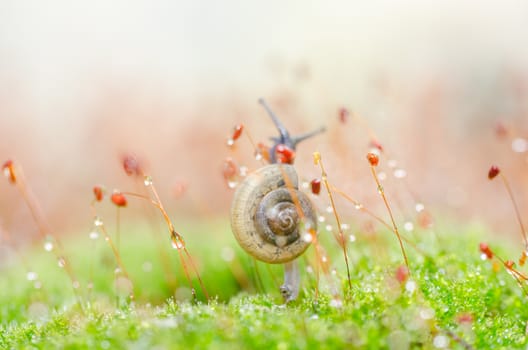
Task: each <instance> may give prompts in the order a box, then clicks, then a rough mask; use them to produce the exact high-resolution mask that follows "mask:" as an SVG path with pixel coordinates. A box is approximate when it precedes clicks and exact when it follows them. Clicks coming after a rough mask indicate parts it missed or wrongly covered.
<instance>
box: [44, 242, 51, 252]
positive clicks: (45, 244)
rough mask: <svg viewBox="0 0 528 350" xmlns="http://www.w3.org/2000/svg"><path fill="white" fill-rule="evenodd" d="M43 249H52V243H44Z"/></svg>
mask: <svg viewBox="0 0 528 350" xmlns="http://www.w3.org/2000/svg"><path fill="white" fill-rule="evenodd" d="M44 250H45V251H47V252H51V251H52V250H53V243H51V242H46V243H44Z"/></svg>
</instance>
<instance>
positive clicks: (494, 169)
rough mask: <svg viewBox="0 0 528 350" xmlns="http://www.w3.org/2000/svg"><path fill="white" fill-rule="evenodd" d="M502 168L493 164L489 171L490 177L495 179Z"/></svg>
mask: <svg viewBox="0 0 528 350" xmlns="http://www.w3.org/2000/svg"><path fill="white" fill-rule="evenodd" d="M499 173H500V169H499V167H498V166H496V165H492V166H491V167H490V169H489V171H488V179H490V180H493V179H494V178H495V177H496V176H497V175H499Z"/></svg>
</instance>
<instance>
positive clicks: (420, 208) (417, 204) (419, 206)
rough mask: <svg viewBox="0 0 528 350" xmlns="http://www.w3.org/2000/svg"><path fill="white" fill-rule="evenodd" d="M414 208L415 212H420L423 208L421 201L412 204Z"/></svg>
mask: <svg viewBox="0 0 528 350" xmlns="http://www.w3.org/2000/svg"><path fill="white" fill-rule="evenodd" d="M414 209H415V210H416V212H417V213H420V212H422V211H423V210H424V209H425V206H424V205H423V204H422V203H416V205H415V206H414Z"/></svg>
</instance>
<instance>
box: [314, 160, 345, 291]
mask: <svg viewBox="0 0 528 350" xmlns="http://www.w3.org/2000/svg"><path fill="white" fill-rule="evenodd" d="M317 163H318V164H319V167H320V168H321V178H322V180H323V183H324V185H325V188H326V192H327V193H328V198H330V204H331V205H332V210H333V212H334V217H335V220H336V223H337V230H338V232H339V239H340V241H341V242H340V246H341V248H342V249H343V256H344V258H345V265H346V269H347V281H348V288H349V290H352V280H351V278H350V267H349V263H348V253H347V249H346V240H345V236H344V234H343V228H342V227H341V220H340V218H339V215H338V213H337V209H336V206H335V202H334V196H333V195H332V191H331V189H330V184H329V182H328V176H327V174H326V171H325V168H324V165H323V161H322V159H320V158H319V159H318V161H317Z"/></svg>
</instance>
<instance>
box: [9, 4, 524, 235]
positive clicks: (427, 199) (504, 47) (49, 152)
mask: <svg viewBox="0 0 528 350" xmlns="http://www.w3.org/2000/svg"><path fill="white" fill-rule="evenodd" d="M526 33H528V4H527V3H526V2H523V1H513V0H507V1H501V2H474V1H454V0H448V1H442V2H433V1H418V0H405V1H398V2H394V1H388V0H387V1H384V0H379V1H333V2H331V3H328V2H326V1H311V2H305V1H302V2H301V1H275V0H272V1H266V2H260V3H251V2H246V1H233V0H231V1H222V2H219V1H195V2H182V1H130V0H127V1H111V2H109V1H102V0H94V1H90V2H72V1H66V0H55V1H46V2H42V1H18V0H17V1H14V0H13V1H10V0H1V1H0V160H1V161H2V162H3V161H4V160H7V159H13V160H15V161H16V162H17V164H19V165H21V166H22V167H23V169H24V174H25V177H26V179H27V181H28V184H29V185H30V186H31V187H32V188H33V191H34V192H35V195H36V196H37V197H38V198H39V200H40V202H41V205H42V208H43V211H44V212H45V214H46V215H47V217H48V218H49V220H50V224H51V226H52V227H54V228H55V229H56V230H57V233H60V234H70V233H75V232H88V231H89V229H90V225H91V222H92V213H91V211H90V209H89V204H90V202H91V200H92V197H93V195H92V187H93V186H94V185H96V184H103V185H105V186H106V188H107V189H108V191H109V192H111V191H112V189H114V188H118V189H121V190H135V189H137V185H138V184H137V182H134V180H133V179H130V178H128V177H127V176H126V175H125V173H124V172H123V170H122V166H121V159H122V157H123V156H124V155H126V154H134V155H135V156H136V157H137V158H138V160H140V161H141V164H142V166H143V167H144V168H145V169H147V172H148V173H149V174H151V175H152V176H153V178H154V182H155V184H156V185H157V187H158V190H159V192H160V194H161V197H162V200H163V201H164V203H165V205H166V206H167V207H168V209H169V211H170V213H171V215H172V216H173V219H174V220H175V222H178V220H181V219H184V218H185V219H188V218H200V220H204V218H211V219H213V218H217V217H225V218H226V217H227V215H228V209H229V205H230V200H231V197H232V190H231V189H229V188H228V186H226V182H225V179H224V178H223V176H222V167H223V163H224V160H225V159H226V157H231V158H232V159H233V160H234V161H235V162H236V163H237V164H238V165H240V166H247V167H248V169H249V170H252V169H255V168H257V167H258V166H260V163H259V162H257V161H255V159H254V149H253V147H252V145H251V143H250V142H248V139H247V138H246V137H245V136H246V135H244V137H242V138H241V139H240V140H239V141H238V142H237V143H236V145H235V147H232V148H229V147H227V146H226V139H227V138H228V137H229V136H230V135H231V133H232V129H233V127H234V125H236V124H238V123H243V124H244V125H245V133H247V132H249V133H250V135H251V136H252V137H253V138H254V139H255V141H261V142H269V141H268V138H269V137H270V136H273V135H275V133H276V130H275V129H274V126H273V125H272V123H271V122H270V120H269V117H268V116H267V115H266V113H265V112H264V110H263V109H262V108H261V107H260V106H259V105H258V103H257V99H258V98H259V97H264V98H266V99H267V100H268V102H269V103H270V105H271V106H272V108H273V109H274V110H275V112H276V113H277V114H278V115H279V116H280V118H281V119H282V120H283V122H284V124H286V126H287V127H288V128H289V129H290V130H291V132H292V133H293V134H297V133H302V132H306V131H310V130H312V129H315V128H317V127H319V126H321V125H324V126H326V127H327V132H326V133H325V134H324V135H321V136H318V137H316V138H313V139H310V140H309V141H305V142H304V143H302V144H301V145H300V146H299V148H298V150H297V151H298V152H297V161H296V164H297V167H298V169H299V173H300V174H301V177H302V178H303V179H304V180H306V181H310V180H311V179H312V178H314V177H317V176H319V175H320V171H319V169H318V168H316V167H314V165H313V162H312V160H311V157H312V153H313V152H314V151H316V150H318V151H320V152H321V153H322V156H323V160H324V161H325V164H326V166H327V171H328V173H329V178H330V180H331V181H332V183H333V184H334V185H336V186H337V187H339V188H341V189H343V190H344V191H345V192H346V193H348V194H349V195H351V196H352V197H354V198H356V199H357V200H359V201H361V202H363V203H365V205H369V207H370V208H372V209H373V210H375V211H376V210H377V209H378V206H379V205H380V204H381V203H380V199H379V198H378V195H377V192H376V188H375V184H374V182H373V179H372V177H371V175H370V171H369V168H368V164H367V162H366V160H365V154H366V153H367V152H368V151H369V150H370V148H371V146H372V145H373V141H375V142H379V143H380V144H381V145H382V146H383V149H384V157H383V158H382V163H381V165H380V171H381V172H382V173H384V174H386V177H387V179H386V180H385V181H386V182H387V184H386V185H385V189H386V191H387V194H388V196H389V199H390V198H391V196H392V200H393V201H394V202H395V203H396V204H397V208H398V209H399V210H397V213H398V214H397V215H399V217H398V218H399V219H400V220H404V218H403V217H404V216H405V215H408V214H405V213H406V211H408V210H410V209H408V208H413V207H414V206H415V204H416V203H418V202H423V203H424V204H425V205H426V207H427V208H431V212H432V213H434V216H435V217H440V218H443V217H449V218H457V219H461V220H464V221H465V222H478V223H484V224H486V225H490V227H491V228H492V229H493V230H495V231H496V232H497V233H498V234H501V235H511V236H512V237H516V238H517V237H518V233H517V230H518V229H517V226H516V225H517V224H516V222H515V216H514V212H513V210H512V206H511V203H510V202H509V200H508V198H507V195H506V192H505V189H504V188H503V187H502V186H501V184H500V182H499V181H494V182H492V183H490V182H489V181H488V179H487V171H488V169H489V166H490V165H491V164H497V165H498V166H500V167H501V169H502V171H503V173H505V174H506V175H507V176H508V178H509V179H510V181H511V185H512V187H513V188H514V190H515V196H516V199H517V200H518V201H519V205H520V208H521V212H522V214H526V211H527V209H528V202H527V201H526V194H527V193H528V192H527V191H528V183H527V181H526V172H527V170H528V169H527V162H526V160H527V158H526V151H527V150H528V142H527V141H526V140H525V138H524V137H525V136H528V134H527V130H526V118H527V117H528V45H527V44H528V42H527V37H526ZM341 108H346V109H347V110H348V111H349V116H348V118H340V113H339V111H340V109H341ZM345 119H346V120H345ZM390 160H393V162H389V161H390ZM394 161H395V162H394ZM389 165H390V166H389ZM396 170H400V171H399V172H397V173H395V171H396ZM402 171H403V172H402ZM394 175H396V176H394ZM317 201H318V206H319V207H320V208H325V207H326V206H327V205H328V200H327V198H326V196H325V195H320V197H318V199H317ZM134 205H135V204H131V206H132V208H130V210H131V211H130V212H128V213H127V214H123V215H124V216H125V217H126V219H127V220H133V219H134V218H136V217H135V216H134V215H135V214H134V210H136V209H137V212H139V211H140V210H141V208H140V207H134ZM340 205H342V207H341V208H342V211H341V213H342V214H343V215H345V216H348V215H352V214H351V213H352V211H353V208H352V207H351V206H350V205H349V206H347V204H346V203H340ZM106 207H108V208H107V209H108V210H109V213H113V212H114V211H113V210H114V209H113V208H112V207H111V204H110V203H107V204H106ZM111 210H112V211H111ZM378 212H379V213H382V215H384V213H385V212H384V211H382V207H379V211H378ZM109 215H110V214H109ZM111 215H113V214H111ZM353 215H356V214H353ZM29 217H30V216H29V212H28V210H27V208H26V206H25V205H24V203H23V201H22V200H21V198H20V196H19V194H18V193H17V192H16V191H15V190H14V189H13V188H12V186H10V185H9V184H8V182H7V181H2V182H0V220H1V224H2V227H4V229H7V230H9V231H10V232H12V233H15V234H16V237H18V238H24V237H36V234H35V230H36V228H35V225H34V224H33V223H32V222H31V221H30V220H29V219H28V218H29ZM367 219H368V218H367ZM358 220H364V219H362V218H359V219H358Z"/></svg>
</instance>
